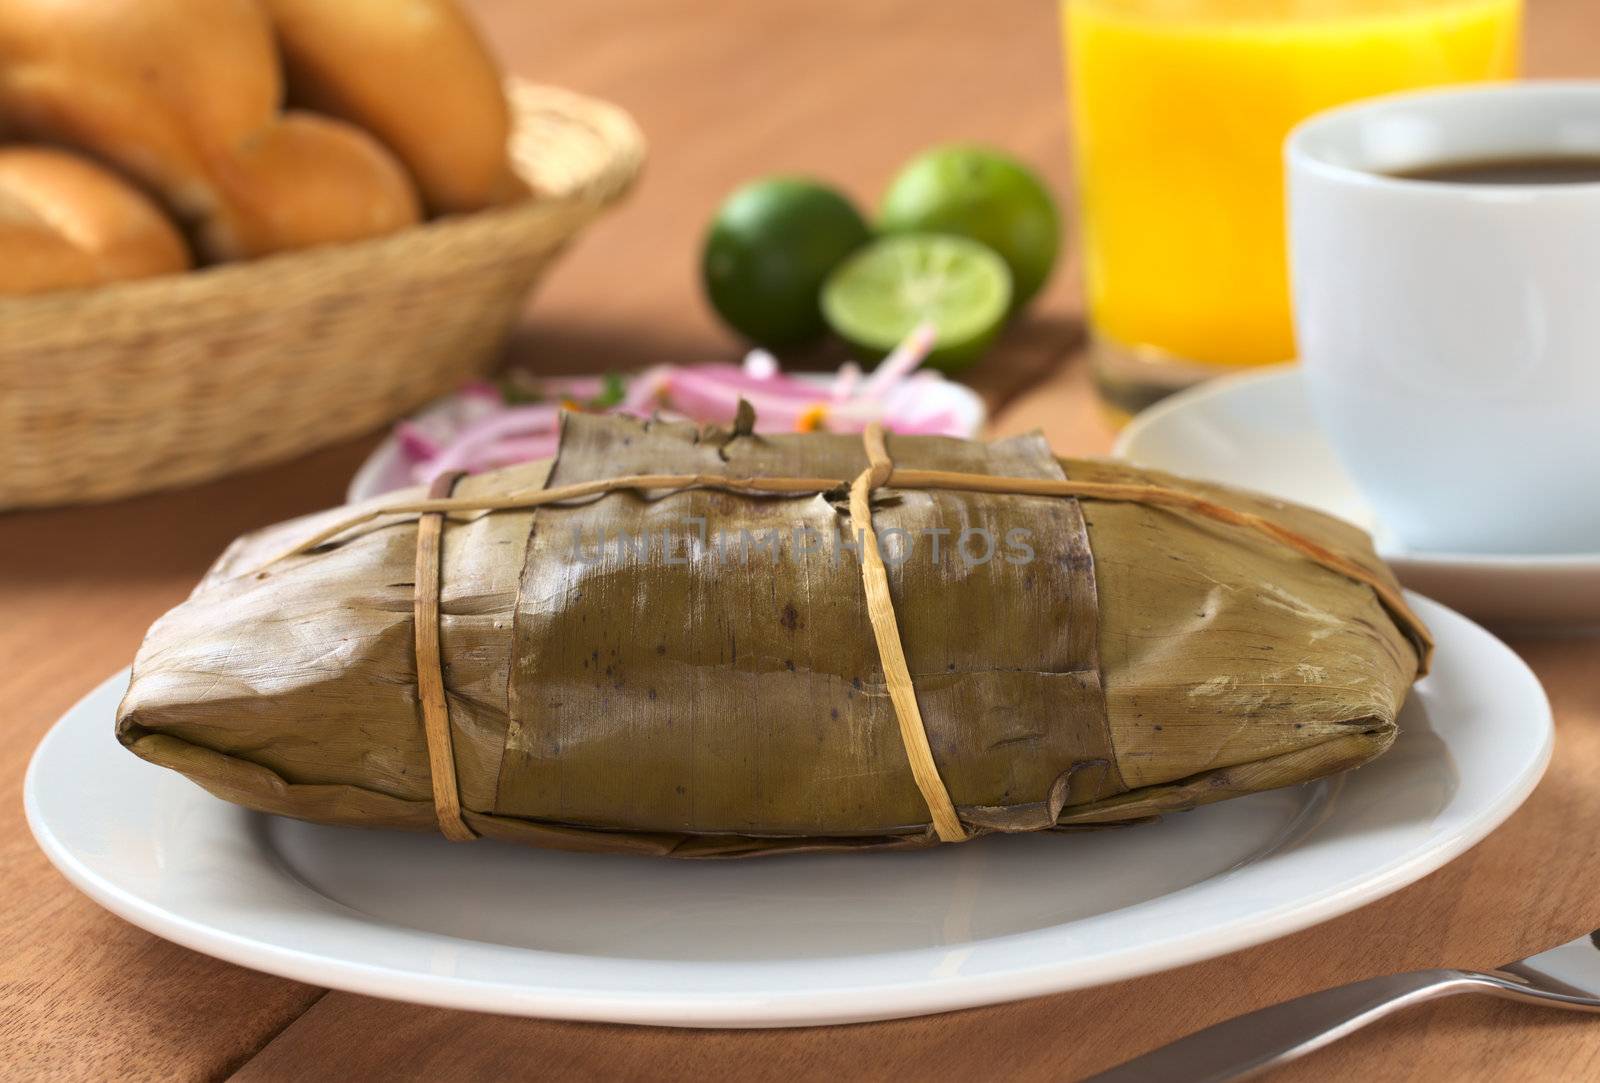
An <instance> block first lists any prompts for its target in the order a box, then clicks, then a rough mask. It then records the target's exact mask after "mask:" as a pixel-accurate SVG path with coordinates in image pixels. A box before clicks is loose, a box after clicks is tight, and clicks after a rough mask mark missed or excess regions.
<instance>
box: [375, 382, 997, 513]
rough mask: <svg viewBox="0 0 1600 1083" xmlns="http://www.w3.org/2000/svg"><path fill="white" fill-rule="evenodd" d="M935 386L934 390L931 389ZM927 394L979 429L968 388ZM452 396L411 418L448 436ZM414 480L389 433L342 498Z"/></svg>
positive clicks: (453, 415) (943, 386) (950, 386)
mask: <svg viewBox="0 0 1600 1083" xmlns="http://www.w3.org/2000/svg"><path fill="white" fill-rule="evenodd" d="M794 375H796V376H798V377H799V378H800V379H802V380H810V381H812V382H814V383H816V385H817V387H818V388H826V387H828V386H829V385H830V384H831V383H832V381H833V377H832V376H825V375H821V374H818V373H808V372H801V373H795V374H794ZM935 388H936V389H937V390H933V389H935ZM929 395H930V398H929V400H928V408H929V411H930V412H933V413H937V412H940V411H945V410H948V411H949V412H950V413H951V414H953V415H954V416H955V417H956V418H958V419H959V423H960V425H961V428H962V429H963V430H964V431H965V433H966V434H967V435H968V436H977V435H978V433H979V432H981V431H982V430H983V426H984V422H986V421H987V420H988V417H989V410H988V407H986V406H984V404H983V400H982V399H981V398H979V397H978V393H977V392H976V391H974V390H972V388H970V387H968V386H966V385H965V384H958V383H956V382H955V381H954V380H941V381H940V382H938V383H936V384H933V385H932V386H931V387H930V389H929ZM456 400H457V396H455V395H447V396H445V397H444V398H442V399H436V400H435V401H434V402H432V403H430V404H429V405H427V406H425V407H423V408H422V410H421V411H419V412H418V413H417V414H416V415H415V416H414V417H412V419H411V421H412V423H413V424H415V425H416V426H417V427H418V428H420V429H421V430H422V431H423V432H425V433H427V434H428V435H430V436H433V437H436V438H438V439H441V440H442V439H445V438H448V437H449V436H450V435H451V434H453V433H454V432H456V430H457V429H458V428H459V427H460V424H461V422H460V418H459V414H458V406H457V401H456ZM414 484H416V483H415V482H414V481H412V479H411V466H410V464H408V463H407V462H406V460H405V457H404V456H403V455H401V454H400V444H399V442H398V441H397V440H395V438H394V436H393V434H390V435H389V436H388V437H386V438H385V439H384V441H383V443H381V444H379V445H378V446H377V447H375V448H373V449H372V454H371V455H368V456H367V458H366V461H365V462H363V463H362V464H361V466H360V467H359V468H358V469H357V470H356V472H355V475H354V476H353V477H352V478H351V479H350V485H349V487H348V488H347V489H346V490H345V500H346V501H347V502H349V503H351V504H354V503H355V502H356V501H358V500H366V499H368V498H370V497H374V496H381V495H383V494H384V493H387V492H391V491H393V490H395V489H403V488H405V487H406V486H407V485H414Z"/></svg>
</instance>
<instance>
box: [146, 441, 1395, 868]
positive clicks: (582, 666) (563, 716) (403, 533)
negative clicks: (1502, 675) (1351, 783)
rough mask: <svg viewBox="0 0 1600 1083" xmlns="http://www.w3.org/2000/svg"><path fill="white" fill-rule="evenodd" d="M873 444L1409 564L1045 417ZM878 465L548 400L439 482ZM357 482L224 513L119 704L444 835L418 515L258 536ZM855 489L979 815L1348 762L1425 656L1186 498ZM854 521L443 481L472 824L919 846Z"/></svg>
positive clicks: (448, 665)
mask: <svg viewBox="0 0 1600 1083" xmlns="http://www.w3.org/2000/svg"><path fill="white" fill-rule="evenodd" d="M890 452H891V453H892V455H893V458H894V461H895V465H896V466H897V467H902V466H904V467H916V468H924V469H938V470H953V471H959V472H967V473H986V474H994V475H1003V476H1007V477H1030V478H1046V479H1060V478H1064V477H1070V478H1072V479H1074V480H1081V481H1109V482H1139V483H1147V484H1157V485H1161V486H1166V487H1170V488H1175V489H1180V490H1185V491H1188V492H1192V493H1196V494H1198V495H1201V496H1204V497H1205V498H1207V499H1209V500H1211V501H1214V502H1215V503H1217V504H1220V505H1223V506H1224V507H1228V508H1232V509H1236V510H1238V511H1243V512H1248V513H1253V514H1257V515H1261V516H1264V517H1266V518H1268V519H1269V520H1271V521H1272V522H1274V523H1277V524H1280V525H1282V526H1284V527H1287V528H1289V529H1291V530H1293V531H1295V532H1297V533H1299V534H1301V535H1303V536H1305V537H1307V538H1309V539H1311V540H1313V541H1314V542H1316V543H1317V544H1319V545H1321V546H1324V547H1326V548H1327V549H1328V550H1331V551H1332V552H1334V553H1337V554H1339V555H1340V556H1342V557H1343V558H1345V559H1348V560H1350V561H1352V562H1354V563H1355V564H1357V565H1359V566H1360V567H1362V568H1364V569H1367V570H1368V571H1370V572H1372V573H1374V574H1376V575H1378V576H1380V577H1382V578H1383V581H1384V582H1386V583H1389V584H1391V585H1392V583H1393V581H1392V579H1391V578H1389V573H1388V572H1387V570H1386V569H1385V568H1384V567H1383V565H1382V564H1381V562H1379V561H1378V559H1377V558H1376V556H1375V555H1374V554H1373V552H1372V549H1371V545H1370V542H1369V540H1368V539H1367V537H1366V535H1365V534H1363V533H1362V532H1361V531H1359V530H1357V529H1356V528H1354V527H1352V526H1350V525H1348V524H1346V523H1343V522H1341V521H1339V520H1336V519H1333V518H1330V517H1327V516H1324V515H1322V514H1320V513H1317V512H1314V511H1311V510H1308V509H1305V508H1300V507H1296V506H1292V505H1288V504H1284V503H1281V502H1278V501H1275V500H1271V499H1268V498H1265V497H1260V496H1254V495H1250V494H1246V493H1242V492H1238V491H1233V490H1229V489H1224V488H1222V487H1218V486H1212V485H1207V484H1204V483H1199V482H1194V481H1190V480H1186V479H1181V478H1176V477H1172V476H1168V475H1165V474H1159V473H1157V472H1154V471H1146V470H1139V469H1135V468H1132V467H1130V466H1127V465H1123V464H1118V463H1109V462H1098V461H1080V460H1059V459H1057V458H1055V457H1054V456H1053V455H1052V454H1051V452H1050V451H1049V448H1048V447H1047V445H1046V444H1045V443H1044V441H1043V440H1042V439H1041V438H1039V437H1037V436H1033V437H1023V438H1016V439H1011V440H1005V441H1000V442H997V443H993V444H982V443H976V442H969V441H960V440H952V439H946V438H934V437H893V438H891V442H890ZM866 466H867V456H866V454H865V452H864V450H863V447H862V445H861V442H860V439H859V438H858V437H855V436H847V435H832V434H814V435H793V436H769V435H761V436H752V435H739V436H735V437H730V436H729V435H728V434H725V433H724V434H716V433H703V432H701V431H700V430H698V429H696V428H695V427H693V426H690V425H685V424H673V423H663V422H652V423H644V422H636V421H632V420H628V419H617V418H596V417H589V416H583V415H569V416H568V417H567V418H566V420H565V422H564V425H563V432H562V439H561V445H560V451H559V453H558V455H557V457H556V458H555V459H554V460H553V461H546V462H540V463H533V464H529V465H526V466H519V467H514V468H511V469H507V470H502V471H498V472H495V473H491V474H485V475H480V476H476V477H469V478H464V479H462V481H461V482H460V484H459V485H458V486H457V488H456V490H455V495H456V496H457V497H462V498H485V497H493V496H503V495H505V494H509V493H516V492H525V491H528V490H537V489H540V488H544V487H554V486H559V485H566V484H571V483H575V482H583V481H590V480H594V479H603V478H610V477H616V476H619V475H630V474H647V473H648V474H659V473H663V472H667V473H705V474H721V475H726V476H729V477H758V476H765V477H796V476H801V477H813V476H815V477H828V478H832V477H837V478H840V479H849V478H853V477H854V476H856V475H857V474H858V473H860V472H861V471H862V470H863V469H864V468H865V467H866ZM395 495H396V496H399V497H401V498H404V497H406V496H410V497H417V496H420V495H421V491H420V490H418V491H415V492H411V493H407V494H395ZM394 498H395V497H386V498H380V499H379V500H378V501H374V502H371V505H370V506H372V507H381V506H383V505H384V504H385V503H386V502H389V501H392V500H393V499H394ZM352 510H359V506H358V507H357V508H356V509H350V508H344V509H335V510H332V511H329V512H326V513H322V514H320V515H317V516H310V517H307V518H305V519H302V520H296V521H293V522H290V523H286V524H281V525H279V526H276V527H272V528H268V529H267V530H264V531H261V532H258V533H256V534H252V535H247V536H245V537H244V538H241V539H240V540H239V541H237V542H235V543H234V545H233V546H232V547H231V548H230V549H229V550H228V552H227V553H225V554H224V555H223V556H222V558H221V559H220V560H219V561H218V563H217V564H216V565H215V566H214V567H213V568H212V570H211V571H210V572H209V573H208V575H207V576H206V578H205V579H204V580H203V581H202V582H201V583H200V584H199V586H198V587H197V588H196V590H195V591H194V593H193V594H192V595H191V597H190V598H189V599H188V600H187V601H185V602H184V603H182V604H181V605H179V606H178V607H177V608H175V609H174V610H172V611H171V612H170V613H168V614H166V615H165V616H164V617H162V618H161V619H160V620H159V621H158V622H157V623H156V624H155V625H154V627H153V628H152V629H151V630H150V633H149V635H148V636H147V638H146V640H145V642H144V644H143V646H142V648H141V649H140V651H139V653H138V657H137V659H136V661H135V663H134V669H133V678H132V683H131V686H130V688H129V690H128V693H127V696H126V698H125V700H124V702H123V704H122V707H121V709H120V711H119V715H118V720H117V736H118V738H119V740H120V741H121V742H122V743H123V744H124V745H126V746H127V747H128V748H129V749H131V750H132V751H133V752H134V753H136V754H137V755H139V756H141V757H143V758H144V759H146V760H149V761H151V762H153V763H157V764H160V765H162V766H165V767H169V768H172V769H173V770H176V771H179V772H181V773H183V774H184V775H186V776H188V777H189V778H191V779H193V780H194V781H195V782H197V783H199V784H200V785H201V786H204V787H205V788H206V789H208V790H209V791H211V792H212V793H214V794H216V795H218V796H219V797H222V798H224V799H226V800H229V801H233V802H236V803H238V804H241V805H244V806H247V807H249V808H252V809H256V810H259V811H262V812H269V813H276V814H281V815H286V816H294V817H299V818H303V819H307V820H313V821H319V822H324V823H335V824H349V825H360V826H369V827H385V828H408V829H415V830H422V831H436V830H438V821H437V820H436V813H435V808H434V802H433V795H432V790H431V782H430V779H431V776H430V763H429V755H428V745H427V742H426V738H425V734H424V724H423V718H422V711H421V707H420V706H419V701H418V692H417V661H416V653H415V644H414V624H413V616H412V604H413V591H414V575H415V572H414V565H415V557H416V545H417V534H418V524H417V517H416V516H415V515H414V514H397V515H389V516H382V517H379V518H377V519H375V520H373V521H371V522H369V523H367V524H365V525H362V526H360V527H357V528H353V529H351V530H348V531H346V532H344V533H342V534H340V535H338V536H337V537H336V538H335V539H334V540H332V541H330V542H328V543H325V544H322V545H319V546H317V547H316V548H314V549H312V550H310V551H309V552H306V553H303V554H299V555H295V556H290V557H287V558H285V559H281V560H277V561H275V562H271V563H269V561H270V560H271V558H272V557H273V556H274V555H275V554H279V553H282V552H283V551H284V550H285V549H286V548H287V547H289V546H291V545H293V544H294V543H295V542H296V541H297V540H299V539H304V538H307V537H309V536H311V535H312V534H313V533H314V532H316V531H317V530H318V529H319V528H321V527H323V526H326V525H328V524H330V523H333V522H336V521H339V520H341V519H343V518H345V517H347V516H348V515H349V514H350V512H351V511H352ZM872 518H873V525H874V527H875V529H876V531H877V533H878V536H879V538H880V539H881V540H882V544H883V547H884V549H885V551H886V552H888V553H890V554H891V556H892V557H893V558H894V559H890V560H889V561H888V578H889V585H890V593H891V596H892V599H893V602H894V608H895V612H896V615H897V619H898V623H899V628H900V635H901V639H902V643H903V646H904V649H905V654H906V658H907V662H908V666H909V670H910V673H911V676H912V679H913V683H914V685H915V688H916V697H917V701H918V704H919V706H920V708H921V713H922V716H923V724H924V729H925V731H926V733H927V736H928V741H929V745H930V747H931V749H932V751H933V754H934V760H935V762H936V764H937V766H938V769H939V773H940V776H941V777H942V779H943V781H944V784H945V786H946V788H947V789H948V791H949V794H950V796H951V799H952V801H953V802H954V804H955V806H956V809H957V811H958V813H959V815H960V818H961V821H962V824H963V825H964V827H965V829H966V831H967V832H968V833H969V835H971V836H976V835H982V834H987V833H992V832H1023V831H1041V830H1063V829H1071V828H1075V827H1083V826H1097V825H1110V824H1123V823H1133V822H1139V821H1143V820H1148V819H1151V818H1153V817H1156V816H1159V815H1162V814H1165V813H1169V812H1176V811H1179V810H1183V809H1187V808H1190V807H1193V806H1195V805H1199V804H1204V803H1207V802H1212V801H1217V800H1222V799H1225V798H1230V797H1235V796H1239V795H1243V794H1249V793H1255V792H1258V791H1261V790H1267V789H1272V788H1275V787H1280V786H1287V785H1291V784H1295V783H1300V782H1305V781H1308V780H1312V779H1316V778H1320V777H1323V776H1326V775H1330V774H1333V773H1335V772H1338V771H1343V770H1346V769H1348V768H1352V767H1356V766H1358V765H1360V764H1362V763H1364V762H1366V761H1367V760H1370V759H1371V758H1373V757H1374V756H1377V755H1378V754H1380V753H1381V752H1383V751H1384V750H1385V749H1386V748H1387V747H1388V746H1389V744H1390V743H1391V742H1392V740H1393V738H1394V735H1395V718H1396V715H1397V713H1398V711H1399V709H1400V706H1401V704H1402V702H1403V700H1404V698H1405V696H1406V694H1407V691H1408V689H1409V688H1410V686H1411V684H1412V682H1413V680H1414V678H1415V676H1416V675H1417V672H1418V669H1419V664H1420V662H1421V659H1422V658H1423V651H1424V649H1425V648H1424V647H1423V644H1425V642H1426V636H1427V633H1426V630H1425V629H1422V628H1421V627H1420V626H1414V625H1412V624H1411V623H1410V621H1411V619H1412V618H1410V617H1409V615H1404V614H1394V613H1391V612H1390V611H1389V610H1387V609H1386V608H1385V607H1384V606H1383V605H1382V604H1381V603H1380V601H1379V599H1378V597H1377V595H1376V593H1375V592H1374V590H1373V589H1372V588H1371V587H1370V586H1369V585H1367V584H1365V583H1362V582H1360V581H1358V580H1356V579H1353V578H1351V577H1349V576H1347V575H1344V574H1341V573H1339V572H1337V571H1333V570H1330V569H1329V568H1328V567H1325V566H1324V565H1322V564H1319V563H1317V562H1315V561H1313V560H1310V559H1308V558H1307V557H1306V556H1304V555H1302V554H1300V553H1298V552H1295V551H1294V550H1293V549H1291V548H1288V547H1286V546H1284V545H1283V544H1281V543H1280V542H1277V541H1275V540H1273V539H1272V538H1270V537H1266V536H1265V535H1263V534H1261V533H1259V532H1255V531H1250V530H1244V529H1240V528H1239V527H1237V526H1231V525H1228V524H1225V523H1220V522H1216V521H1213V520H1212V519H1209V518H1207V517H1205V516H1202V515H1199V514H1196V513H1193V512H1190V511H1184V510H1179V509H1173V508H1169V507H1155V506H1149V505H1146V504H1141V503H1136V502H1119V501H1106V500H1087V499H1086V500H1078V499H1071V498H1061V497H1055V496H1019V495H1012V494H997V493H980V492H964V491H950V490H931V489H930V490H911V489H894V488H885V489H880V490H878V491H876V492H875V493H874V495H873V501H872ZM963 532H966V533H965V534H964V533H963ZM775 537H776V539H777V541H776V542H774V541H773V539H774V538H775ZM985 537H986V538H987V540H988V542H987V548H988V549H989V550H991V551H990V553H989V558H988V559H986V560H980V559H979V558H980V557H982V556H983V555H984V552H985V548H986V546H985V542H984V539H985ZM850 539H851V534H850V529H849V512H848V503H847V500H846V496H845V493H844V492H843V490H842V489H840V490H832V491H826V492H815V493H805V494H801V495H794V496H790V495H782V496H773V495H756V496H752V495H746V494H742V493H732V492H726V491H719V490H706V489H701V490H687V491H676V492H638V491H630V490H622V491H617V492H612V493H609V494H606V495H604V496H602V497H600V498H598V499H593V500H589V501H585V502H581V503H573V504H563V505H545V506H541V507H537V508H525V509H517V510H509V511H497V512H492V513H487V512H456V513H452V515H451V516H450V517H449V518H448V519H447V521H446V525H445V527H444V532H443V541H442V556H441V577H442V587H441V591H440V620H439V630H440V642H441V648H440V649H441V659H442V672H443V676H444V683H445V689H446V698H447V701H448V707H449V722H450V732H451V737H452V740H453V745H454V765H453V766H454V773H455V779H456V782H457V785H458V787H459V792H460V799H461V804H462V808H463V819H464V821H465V822H466V824H467V825H469V826H470V827H471V828H472V830H473V831H475V832H476V833H477V834H479V835H481V836H486V837H491V838H501V839H509V840H514V841H519V842H526V843H532V844H535V845H540V846H546V847H554V848H560V849H569V850H593V851H615V852H635V853H648V854H665V855H673V856H684V857H690V856H693V857H724V856H742V855H750V854H760V853H771V852H780V851H795V850H815V849H839V848H849V849H883V848H902V847H920V846H928V845H933V844H936V843H937V841H938V840H937V838H936V837H935V835H934V833H933V831H932V829H931V826H930V814H929V811H928V807H927V804H926V802H925V800H924V798H923V796H922V794H921V793H920V792H919V790H918V789H917V787H916V785H915V784H914V781H913V778H912V775H911V770H910V768H909V765H908V760H907V753H906V750H905V747H904V745H903V744H902V741H901V737H900V734H899V731H898V729H897V723H896V718H895V714H894V711H893V707H892V705H891V703H890V701H889V697H888V695H887V694H886V688H885V678H884V670H883V664H882V661H881V659H880V656H879V652H878V648H877V646H876V644H875V642H874V637H873V633H872V629H871V627H870V624H869V621H868V617H867V614H866V607H865V602H864V593H863V586H862V574H861V569H860V566H859V564H858V562H857V561H858V557H857V555H856V553H855V552H854V551H852V550H851V549H850V548H849V547H848V544H847V543H848V541H849V540H850ZM1023 539H1025V540H1023ZM963 542H964V543H965V545H964V548H963ZM936 546H937V548H938V549H939V550H940V552H939V553H938V554H937V555H935V554H934V552H933V551H932V550H933V549H934V548H935V547H936ZM1024 549H1025V550H1026V554H1024ZM1024 555H1026V557H1027V559H1022V558H1023V556H1024Z"/></svg>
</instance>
